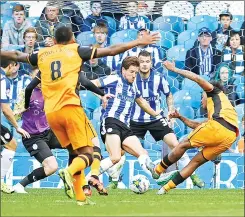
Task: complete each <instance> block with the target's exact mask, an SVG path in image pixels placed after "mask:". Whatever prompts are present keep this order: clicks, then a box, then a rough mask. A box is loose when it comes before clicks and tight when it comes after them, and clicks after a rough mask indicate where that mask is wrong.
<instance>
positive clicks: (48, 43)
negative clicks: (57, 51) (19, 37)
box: [44, 37, 54, 47]
mask: <svg viewBox="0 0 245 217" xmlns="http://www.w3.org/2000/svg"><path fill="white" fill-rule="evenodd" d="M44 43H45V47H52V46H53V45H54V40H53V39H52V38H51V37H47V38H46V39H45V40H44Z"/></svg>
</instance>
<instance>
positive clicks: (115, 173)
mask: <svg viewBox="0 0 245 217" xmlns="http://www.w3.org/2000/svg"><path fill="white" fill-rule="evenodd" d="M125 161H126V156H125V155H123V156H122V157H121V159H120V161H119V162H118V163H116V164H115V165H114V166H113V167H111V168H110V169H108V170H107V173H108V175H109V176H110V177H111V178H112V181H118V180H119V177H120V174H121V172H122V169H123V165H124V163H125Z"/></svg>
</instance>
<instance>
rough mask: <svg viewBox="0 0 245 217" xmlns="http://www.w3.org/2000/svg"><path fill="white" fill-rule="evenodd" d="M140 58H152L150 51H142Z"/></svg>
mask: <svg viewBox="0 0 245 217" xmlns="http://www.w3.org/2000/svg"><path fill="white" fill-rule="evenodd" d="M140 56H143V57H151V53H150V52H148V51H146V50H142V51H140V53H139V55H138V57H140ZM151 59H152V57H151Z"/></svg>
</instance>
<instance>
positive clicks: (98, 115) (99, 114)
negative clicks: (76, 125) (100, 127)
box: [93, 106, 102, 122]
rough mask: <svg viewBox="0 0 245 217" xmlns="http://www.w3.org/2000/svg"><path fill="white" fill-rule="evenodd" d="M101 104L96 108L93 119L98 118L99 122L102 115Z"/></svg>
mask: <svg viewBox="0 0 245 217" xmlns="http://www.w3.org/2000/svg"><path fill="white" fill-rule="evenodd" d="M101 108H102V107H101V106H100V107H98V108H96V109H95V110H94V113H93V120H96V121H97V122H99V121H100V116H101Z"/></svg>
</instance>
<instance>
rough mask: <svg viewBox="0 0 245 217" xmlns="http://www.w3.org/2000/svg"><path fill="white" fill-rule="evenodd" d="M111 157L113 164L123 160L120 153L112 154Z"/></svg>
mask: <svg viewBox="0 0 245 217" xmlns="http://www.w3.org/2000/svg"><path fill="white" fill-rule="evenodd" d="M110 159H111V162H112V163H113V164H116V163H118V162H119V161H120V160H121V154H120V155H115V156H111V157H110Z"/></svg>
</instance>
